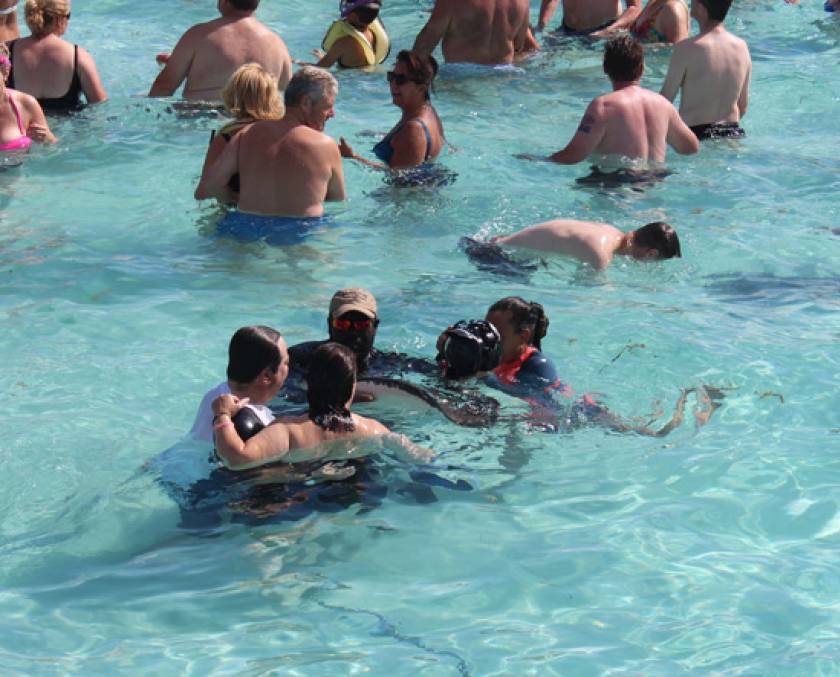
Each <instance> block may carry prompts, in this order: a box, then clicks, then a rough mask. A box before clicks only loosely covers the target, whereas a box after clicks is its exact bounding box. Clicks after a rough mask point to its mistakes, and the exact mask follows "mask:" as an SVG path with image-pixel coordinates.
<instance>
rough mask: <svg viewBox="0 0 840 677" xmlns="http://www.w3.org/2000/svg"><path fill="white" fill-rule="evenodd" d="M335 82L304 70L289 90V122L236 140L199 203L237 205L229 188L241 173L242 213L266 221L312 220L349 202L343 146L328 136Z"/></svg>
mask: <svg viewBox="0 0 840 677" xmlns="http://www.w3.org/2000/svg"><path fill="white" fill-rule="evenodd" d="M337 93H338V83H337V82H336V80H335V78H334V77H333V76H332V75H330V74H329V73H328V72H327V71H325V70H323V69H322V68H316V67H315V66H304V67H303V68H301V69H300V70H298V72H297V73H295V75H294V77H293V78H292V79H291V81H290V82H289V85H288V87H286V95H285V98H286V116H285V117H284V118H283V119H282V120H270V121H261V122H255V123H254V124H252V125H251V126H250V127H248V128H247V129H245V130H243V131H241V132H239V134H237V135H236V136H234V137H233V139H231V141H230V142H229V143H228V145H227V146H225V149H224V151H223V152H222V154H221V155H220V156H219V158H218V159H217V160H216V162H215V163H213V165H212V166H211V167H210V168H209V169H208V171H207V175H206V177H205V180H204V183H203V185H202V184H201V183H200V184H199V186H198V189H197V190H196V197H197V198H198V199H203V198H206V197H217V198H219V199H220V200H222V201H225V202H235V201H236V198H235V196H234V195H233V194H232V193H231V192H230V188H229V187H228V182H229V181H230V179H231V177H232V176H233V175H234V174H236V173H239V175H240V192H239V204H238V206H239V210H240V211H242V212H247V213H251V214H263V215H267V216H292V217H309V216H321V215H322V214H323V213H324V201H325V200H328V201H332V200H343V199H344V172H343V170H342V166H341V154H340V153H339V152H338V144H337V143H336V142H335V141H334V140H333V139H331V138H330V137H329V136H327V135H326V134H324V126H325V125H326V123H327V120H329V119H330V118H331V117H333V116H334V115H335V113H334V112H333V105H334V104H335V96H336V94H337Z"/></svg>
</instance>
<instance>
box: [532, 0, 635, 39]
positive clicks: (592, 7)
mask: <svg viewBox="0 0 840 677" xmlns="http://www.w3.org/2000/svg"><path fill="white" fill-rule="evenodd" d="M558 3H559V0H542V4H541V5H540V18H539V23H537V30H538V31H541V30H543V29H545V27H546V26H547V25H548V22H549V21H551V18H552V17H553V16H554V12H555V11H557V5H558ZM641 11H642V0H627V9H625V10H624V11H622V6H621V0H563V23H562V24H561V26H560V32H561V33H565V34H566V35H569V36H581V35H591V36H593V37H603V35H605V34H607V33H611V32H613V31H617V30H619V29H622V28H629V27H630V26H631V25H632V24H633V22H634V21H635V20H636V17H637V16H639V13H640V12H641Z"/></svg>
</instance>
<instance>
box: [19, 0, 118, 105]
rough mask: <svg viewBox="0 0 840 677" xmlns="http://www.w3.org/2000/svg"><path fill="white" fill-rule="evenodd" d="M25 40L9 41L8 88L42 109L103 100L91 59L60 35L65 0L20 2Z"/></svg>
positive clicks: (65, 14)
mask: <svg viewBox="0 0 840 677" xmlns="http://www.w3.org/2000/svg"><path fill="white" fill-rule="evenodd" d="M24 16H25V18H26V25H27V26H29V30H30V31H31V32H32V35H30V36H29V37H28V38H21V39H19V40H12V42H10V43H9V58H10V60H11V62H12V72H11V73H10V75H9V81H8V86H9V87H12V88H14V89H19V90H20V91H22V92H26V93H27V94H31V95H32V96H34V97H35V98H36V99H38V103H40V104H41V107H42V108H43V109H44V110H46V111H58V112H66V111H69V110H73V109H76V108H78V107H79V106H80V105H81V97H82V94H84V96H85V99H86V100H87V102H88V103H98V102H100V101H105V99H107V98H108V97H107V95H106V94H105V89H104V88H103V87H102V82H101V81H100V79H99V72H98V71H97V70H96V64H95V63H94V61H93V57H92V56H91V55H90V54H89V53H88V52H87V51H86V50H84V49H82V48H80V47H79V46H78V45H74V44H72V43H69V42H67V41H66V40H63V39H62V38H61V36H62V35H64V33H65V32H66V31H67V25H68V23H69V21H70V3H69V2H68V0H26V5H25V6H24Z"/></svg>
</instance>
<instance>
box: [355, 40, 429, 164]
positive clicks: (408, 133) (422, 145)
mask: <svg viewBox="0 0 840 677" xmlns="http://www.w3.org/2000/svg"><path fill="white" fill-rule="evenodd" d="M437 71H438V65H437V61H435V58H434V57H433V56H431V55H430V56H423V55H420V54H418V53H417V52H413V51H409V50H403V51H401V52H400V53H399V54H398V55H397V63H396V65H395V66H394V70H392V71H388V84H389V86H390V89H391V99H392V101H393V103H394V105H395V106H397V107H398V108H399V109H400V110H401V111H402V117H401V118H400V121H399V122H398V123H397V124H396V126H395V127H394V128H393V129H392V130H391V131H390V132H388V134H387V135H386V136H385V138H384V139H382V141H380V142H379V143H377V144H376V146H374V148H373V153H374V155H376V157H377V158H379V160H381V163H380V162H374V161H372V160H368V159H366V158H363V157H362V156H360V155H357V154H356V153H355V152H354V151H353V148H352V147H351V146H350V144H349V143H347V141H345V140H344V139H343V138H342V139H341V143H340V149H341V155H342V157H345V158H349V159H351V160H358V161H359V162H362V163H363V164H366V165H368V166H369V167H375V168H377V169H408V168H411V167H419V166H421V165H425V164H426V163H429V162H431V161H432V160H434V159H435V158H436V157H437V156H438V155H439V154H440V151H441V150H442V149H443V144H444V138H443V123H441V121H440V118H439V117H438V114H437V112H436V111H435V109H434V106H432V102H431V90H432V83H433V82H434V79H435V75H437Z"/></svg>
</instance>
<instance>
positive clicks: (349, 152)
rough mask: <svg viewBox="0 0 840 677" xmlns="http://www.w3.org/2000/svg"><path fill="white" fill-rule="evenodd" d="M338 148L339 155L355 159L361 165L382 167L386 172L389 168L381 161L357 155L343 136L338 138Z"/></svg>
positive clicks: (375, 167)
mask: <svg viewBox="0 0 840 677" xmlns="http://www.w3.org/2000/svg"><path fill="white" fill-rule="evenodd" d="M338 150H339V152H340V153H341V157H343V158H347V159H348V160H355V161H356V162H361V163H362V164H363V165H367V166H368V167H373V168H374V169H382V170H384V171H386V172H387V171H390V170H391V168H390V167H389V166H388V165H385V164H382V163H381V162H374V161H373V160H368V159H367V158H366V157H362V156H361V155H358V154H357V153H356V151H354V150H353V146H351V145H350V144H349V143H347V140H346V139H345V138H344V137H343V136H342V137H341V138H340V139H339V142H338Z"/></svg>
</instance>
